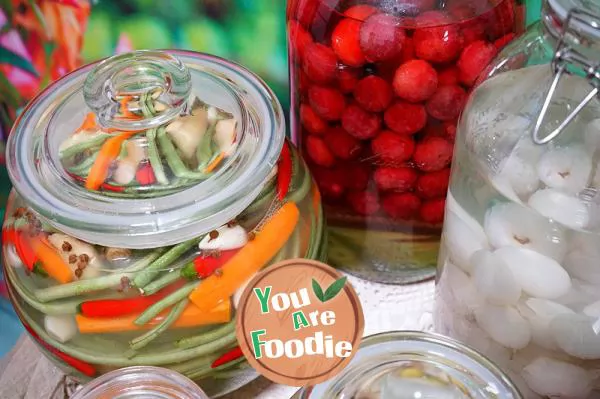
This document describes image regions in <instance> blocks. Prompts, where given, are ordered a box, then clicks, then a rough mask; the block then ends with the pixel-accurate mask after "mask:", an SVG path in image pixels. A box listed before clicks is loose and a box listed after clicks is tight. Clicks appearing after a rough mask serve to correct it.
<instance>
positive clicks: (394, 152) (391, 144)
mask: <svg viewBox="0 0 600 399" xmlns="http://www.w3.org/2000/svg"><path fill="white" fill-rule="evenodd" d="M371 150H372V151H373V154H374V155H375V156H377V158H379V159H380V160H382V161H383V162H385V163H386V164H390V165H400V164H402V163H403V162H406V161H408V160H409V159H410V158H411V157H412V154H413V152H414V151H415V141H414V140H413V139H412V137H410V136H401V135H399V134H396V133H394V132H392V131H390V130H383V131H382V132H381V133H379V134H378V135H377V137H375V138H374V139H373V141H371Z"/></svg>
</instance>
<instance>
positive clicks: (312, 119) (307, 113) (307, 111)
mask: <svg viewBox="0 0 600 399" xmlns="http://www.w3.org/2000/svg"><path fill="white" fill-rule="evenodd" d="M300 120H301V121H302V126H304V128H305V129H306V130H308V132H309V133H312V134H318V135H321V134H323V133H325V130H327V122H325V121H324V120H323V119H321V118H320V117H319V115H317V113H316V112H315V111H314V110H313V109H312V108H311V106H310V105H308V104H302V105H301V106H300Z"/></svg>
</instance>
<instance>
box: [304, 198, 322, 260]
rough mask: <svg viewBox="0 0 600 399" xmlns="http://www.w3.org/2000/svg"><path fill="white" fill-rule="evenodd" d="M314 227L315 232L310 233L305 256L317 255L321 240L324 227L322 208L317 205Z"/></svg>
mask: <svg viewBox="0 0 600 399" xmlns="http://www.w3.org/2000/svg"><path fill="white" fill-rule="evenodd" d="M316 219H317V220H316V222H317V223H316V228H315V232H314V233H313V234H311V237H312V238H311V245H310V251H309V253H308V254H307V258H309V259H316V258H317V256H318V250H319V247H320V246H321V245H322V243H321V240H322V239H323V230H324V228H325V226H324V223H323V208H322V207H321V206H319V213H318V214H317V215H316Z"/></svg>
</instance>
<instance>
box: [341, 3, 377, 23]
mask: <svg viewBox="0 0 600 399" xmlns="http://www.w3.org/2000/svg"><path fill="white" fill-rule="evenodd" d="M376 12H377V9H376V8H375V7H371V6H369V5H366V4H359V5H357V6H353V7H350V8H349V9H347V10H346V11H345V12H344V15H345V16H347V17H348V18H353V19H356V20H358V21H364V20H365V19H367V18H369V17H370V16H371V15H373V14H375V13H376Z"/></svg>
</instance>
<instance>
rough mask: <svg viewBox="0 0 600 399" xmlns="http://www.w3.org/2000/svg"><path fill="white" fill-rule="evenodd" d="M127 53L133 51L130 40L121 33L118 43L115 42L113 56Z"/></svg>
mask: <svg viewBox="0 0 600 399" xmlns="http://www.w3.org/2000/svg"><path fill="white" fill-rule="evenodd" d="M129 51H133V45H132V44H131V39H130V38H129V36H127V34H126V33H121V35H120V36H119V41H118V42H117V47H116V48H115V54H122V53H127V52H129Z"/></svg>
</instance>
